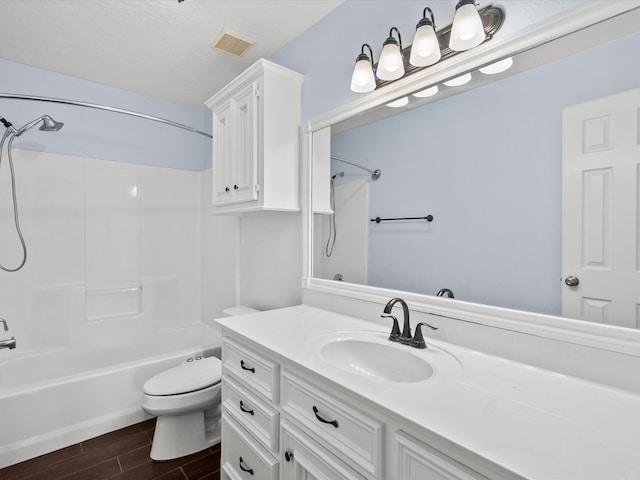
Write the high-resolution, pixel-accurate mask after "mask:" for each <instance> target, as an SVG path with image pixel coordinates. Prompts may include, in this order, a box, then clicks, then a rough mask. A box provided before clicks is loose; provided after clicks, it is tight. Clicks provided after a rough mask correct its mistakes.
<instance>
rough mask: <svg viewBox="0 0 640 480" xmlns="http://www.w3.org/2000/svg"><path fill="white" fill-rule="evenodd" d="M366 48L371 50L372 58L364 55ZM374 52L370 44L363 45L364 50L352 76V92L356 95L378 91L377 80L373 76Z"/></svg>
mask: <svg viewBox="0 0 640 480" xmlns="http://www.w3.org/2000/svg"><path fill="white" fill-rule="evenodd" d="M364 47H367V48H368V49H369V53H370V54H371V57H369V56H368V55H367V54H366V53H364ZM372 59H373V51H372V50H371V47H370V46H369V44H367V43H365V44H363V45H362V50H361V53H360V55H358V58H356V66H355V67H354V68H353V75H351V90H352V91H353V92H356V93H366V92H372V91H373V90H375V89H376V79H375V76H374V75H373V63H372Z"/></svg>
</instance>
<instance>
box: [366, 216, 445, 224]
mask: <svg viewBox="0 0 640 480" xmlns="http://www.w3.org/2000/svg"><path fill="white" fill-rule="evenodd" d="M393 220H426V221H427V222H432V221H433V215H427V216H426V217H402V218H380V217H376V218H372V219H371V221H372V222H376V223H380V222H390V221H393Z"/></svg>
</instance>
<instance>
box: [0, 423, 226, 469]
mask: <svg viewBox="0 0 640 480" xmlns="http://www.w3.org/2000/svg"><path fill="white" fill-rule="evenodd" d="M154 428H155V419H151V420H147V421H145V422H142V423H138V424H136V425H131V426H130V427H126V428H123V429H120V430H116V431H115V432H111V433H107V434H105V435H101V436H99V437H96V438H92V439H90V440H87V441H84V442H81V443H77V444H75V445H71V446H69V447H66V448H62V449H60V450H56V451H55V452H51V453H47V454H46V455H42V456H40V457H36V458H32V459H31V460H26V461H24V462H21V463H17V464H15V465H11V466H9V467H6V468H2V469H0V480H62V479H64V480H219V479H220V445H219V444H218V445H216V446H214V447H211V448H210V449H207V450H203V451H202V452H198V453H194V454H193V455H189V456H186V457H182V458H178V459H176V460H169V461H166V462H155V461H152V460H151V459H150V458H149V453H150V452H151V440H152V439H153V431H154Z"/></svg>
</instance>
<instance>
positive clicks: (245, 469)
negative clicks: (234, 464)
mask: <svg viewBox="0 0 640 480" xmlns="http://www.w3.org/2000/svg"><path fill="white" fill-rule="evenodd" d="M243 463H244V462H243V461H242V457H240V462H238V465H239V466H240V470H242V471H243V472H247V473H248V474H249V475H253V468H247V467H245V466H244V465H243Z"/></svg>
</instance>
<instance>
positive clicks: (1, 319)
mask: <svg viewBox="0 0 640 480" xmlns="http://www.w3.org/2000/svg"><path fill="white" fill-rule="evenodd" d="M0 323H3V324H4V331H5V332H6V331H8V330H9V325H7V321H6V320H5V319H4V318H0Z"/></svg>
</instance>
